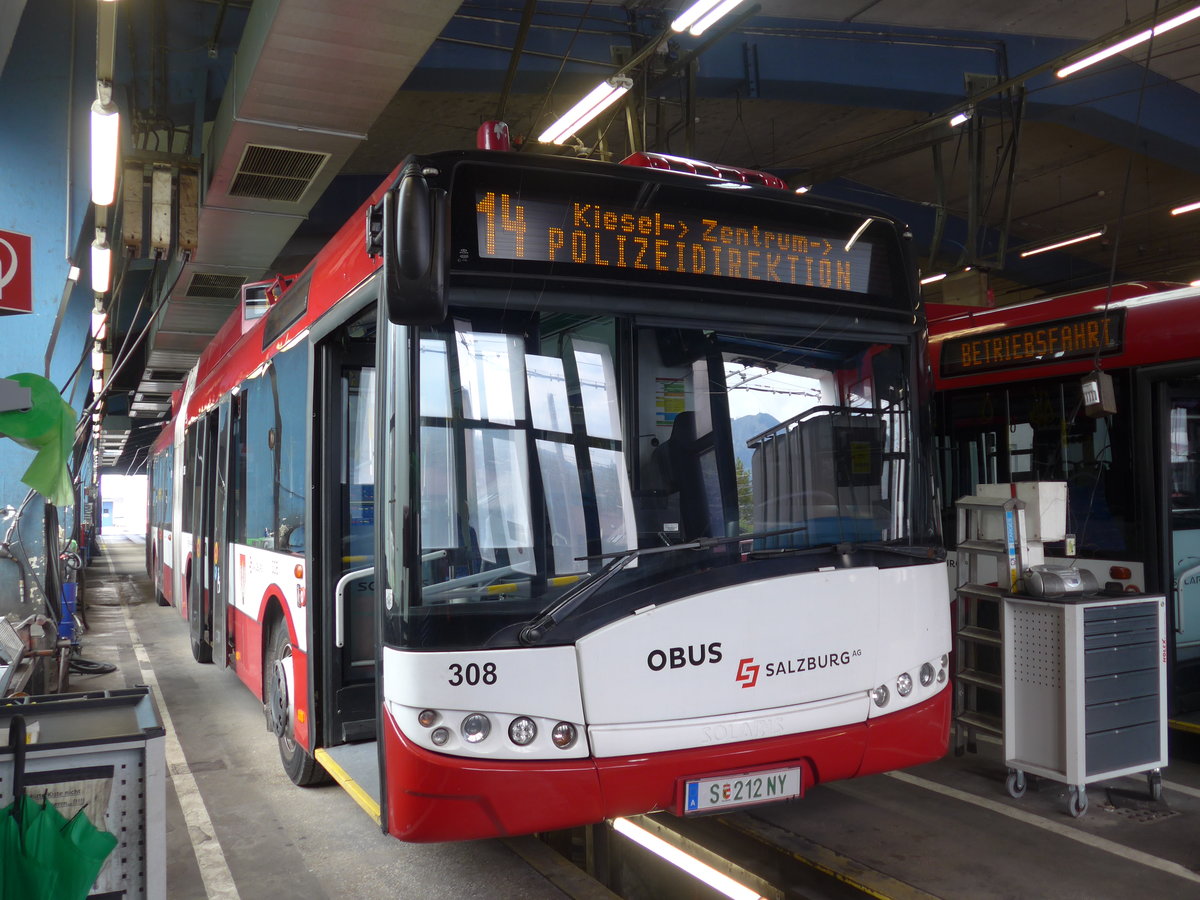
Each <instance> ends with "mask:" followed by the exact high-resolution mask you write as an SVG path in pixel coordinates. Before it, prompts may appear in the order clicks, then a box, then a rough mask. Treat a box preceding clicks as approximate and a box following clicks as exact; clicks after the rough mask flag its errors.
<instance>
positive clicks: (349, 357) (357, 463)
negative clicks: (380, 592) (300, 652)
mask: <svg viewBox="0 0 1200 900" xmlns="http://www.w3.org/2000/svg"><path fill="white" fill-rule="evenodd" d="M360 318H361V317H359V318H356V319H354V320H352V321H351V322H350V323H348V324H347V325H345V326H343V327H342V328H340V329H338V331H336V332H335V333H334V334H333V335H332V336H331V337H330V338H329V339H327V340H326V341H324V342H322V343H321V344H320V345H319V347H318V359H319V365H320V368H319V373H318V378H317V381H316V382H315V384H316V390H317V391H319V395H318V397H317V398H316V399H315V402H314V405H315V407H316V408H317V409H318V410H319V415H320V419H319V422H318V425H317V435H318V448H317V455H316V459H315V461H314V464H315V465H317V466H319V468H318V469H315V470H314V471H317V472H319V473H320V474H319V476H316V480H317V489H318V496H317V512H316V521H317V522H318V523H319V529H320V531H319V533H320V535H321V538H320V540H319V542H318V543H317V544H316V545H314V551H313V553H314V561H316V562H317V563H318V566H319V571H318V573H317V578H316V581H315V582H314V583H315V584H316V585H318V592H319V597H320V598H321V604H322V606H321V609H320V613H319V615H320V620H321V621H322V622H323V623H324V625H323V626H322V627H321V628H320V631H319V636H317V637H316V640H318V641H320V642H321V653H322V657H323V658H324V659H325V660H326V663H325V664H324V665H323V666H322V667H321V669H322V678H323V680H324V690H323V691H322V695H321V696H322V703H323V708H322V713H323V715H322V725H321V743H322V744H323V745H324V746H326V747H332V746H336V745H339V744H345V743H352V742H360V741H373V740H374V739H375V736H376V734H375V727H376V703H375V656H376V646H377V640H376V621H375V574H374V566H375V460H374V456H373V454H374V449H375V399H376V390H375V334H374V320H373V312H372V314H371V323H370V327H364V325H363V324H362V322H361V321H360ZM318 554H319V557H318Z"/></svg>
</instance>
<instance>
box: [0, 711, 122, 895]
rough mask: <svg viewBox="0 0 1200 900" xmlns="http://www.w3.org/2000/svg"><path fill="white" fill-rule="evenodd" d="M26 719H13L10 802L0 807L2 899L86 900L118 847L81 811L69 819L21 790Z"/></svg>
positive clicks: (10, 738) (10, 729) (48, 803)
mask: <svg viewBox="0 0 1200 900" xmlns="http://www.w3.org/2000/svg"><path fill="white" fill-rule="evenodd" d="M24 747H25V719H24V717H23V716H13V718H12V721H11V722H10V724H9V749H10V750H11V751H12V752H13V777H12V784H13V794H14V795H15V797H14V800H13V802H12V803H10V804H9V805H8V806H6V807H4V809H0V900H86V897H87V895H88V893H89V892H90V890H91V887H92V885H93V884H94V883H95V881H96V877H97V876H98V875H99V874H100V869H101V868H102V867H103V866H104V861H105V860H106V859H107V858H108V855H109V854H110V853H112V851H113V848H114V847H116V845H117V838H116V836H115V835H112V834H109V833H108V832H107V831H101V830H100V829H98V828H97V827H96V826H95V825H93V824H92V822H91V820H90V819H89V818H88V817H87V816H86V815H85V814H84V811H83V810H82V809H81V810H79V812H77V813H76V814H75V815H74V816H72V817H71V819H69V820H68V819H67V818H66V817H65V816H63V814H62V813H60V812H59V811H58V809H57V808H55V806H54V804H53V803H50V802H48V801H45V800H44V801H43V802H42V803H40V804H39V803H38V802H37V801H36V800H34V799H33V798H32V797H30V796H29V795H28V794H27V793H25V790H24V780H25V778H24V776H25V772H24V769H25V753H24Z"/></svg>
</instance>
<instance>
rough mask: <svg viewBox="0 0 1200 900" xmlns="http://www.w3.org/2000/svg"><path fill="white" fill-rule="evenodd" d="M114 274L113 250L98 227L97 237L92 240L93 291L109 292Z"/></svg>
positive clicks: (99, 292)
mask: <svg viewBox="0 0 1200 900" xmlns="http://www.w3.org/2000/svg"><path fill="white" fill-rule="evenodd" d="M111 274H112V250H111V249H109V246H108V242H107V241H106V240H105V239H104V237H103V232H102V231H100V229H97V235H96V239H95V240H94V241H92V291H93V292H94V293H97V294H105V293H107V292H108V280H109V276H110V275H111Z"/></svg>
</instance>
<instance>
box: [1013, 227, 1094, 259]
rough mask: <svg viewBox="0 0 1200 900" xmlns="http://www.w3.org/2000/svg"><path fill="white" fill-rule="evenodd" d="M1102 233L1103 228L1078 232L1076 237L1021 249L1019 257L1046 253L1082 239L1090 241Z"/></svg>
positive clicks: (1081, 241)
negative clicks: (1082, 232)
mask: <svg viewBox="0 0 1200 900" xmlns="http://www.w3.org/2000/svg"><path fill="white" fill-rule="evenodd" d="M1102 234H1104V229H1103V228H1101V229H1099V230H1098V231H1089V232H1088V233H1087V234H1080V235H1077V236H1076V237H1072V238H1066V239H1065V240H1061V241H1057V242H1056V243H1053V244H1046V245H1045V246H1044V247H1034V248H1033V249H1032V250H1023V251H1022V252H1021V258H1022V259H1024V258H1025V257H1027V256H1036V255H1037V254H1039V253H1047V252H1049V251H1051V250H1060V249H1062V248H1063V247H1070V246H1071V245H1072V244H1081V243H1083V242H1084V241H1090V240H1092V239H1093V238H1098V237H1100V236H1101V235H1102Z"/></svg>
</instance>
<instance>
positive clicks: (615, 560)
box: [519, 525, 807, 644]
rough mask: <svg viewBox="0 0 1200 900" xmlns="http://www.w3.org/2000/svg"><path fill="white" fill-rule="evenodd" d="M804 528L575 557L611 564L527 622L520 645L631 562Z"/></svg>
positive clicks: (571, 610)
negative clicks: (605, 561) (647, 557)
mask: <svg viewBox="0 0 1200 900" xmlns="http://www.w3.org/2000/svg"><path fill="white" fill-rule="evenodd" d="M806 527H807V526H804V525H801V526H798V527H796V526H793V527H791V528H782V529H777V530H774V531H756V532H752V533H748V534H736V535H731V536H729V537H702V538H696V539H695V540H692V541H686V542H684V543H682V544H668V545H667V546H665V547H633V548H630V549H629V550H617V551H615V552H613V553H598V554H596V555H595V556H580V557H577V559H580V560H596V559H607V560H610V561H609V562H608V563H607V564H606V565H605V566H604V567H603V568H602V569H600V570H599V571H598V572H596V574H595V575H593V576H592V577H591V578H589V579H587V580H586V581H582V582H580V583H579V584H577V585H575V587H573V588H571V590H569V591H567V592H566V593H565V594H563V596H562V597H560V598H559V599H558V600H556V601H555V602H554V603H552V604H550V605H549V606H548V607H546V608H545V609H543V610H542V611H541V612H540V613H538V614H537V615H536V616H534V617H533V618H532V619H530V620H529V623H528V624H527V625H526V626H525V627H524V628H522V629H521V631H520V633H519V638H520V641H521V643H523V644H536V643H537V642H538V641H540V640H542V638H544V637H545V636H546V633H547V632H548V631H550V629H552V628H553V627H554V626H555V625H557V624H559V623H560V622H562V621H563V620H564V619H566V618H568V617H569V616H571V615H572V614H573V613H574V612H575V611H576V610H577V609H579V607H580V606H582V605H583V604H584V603H585V602H586V601H587V599H588V598H589V597H591V596H592V595H593V594H594V593H596V591H598V590H599V589H600V588H601V587H602V586H604V585H605V584H606V583H608V581H609V580H610V579H611V578H612V577H613V576H614V575H616V574H617V573H618V572H620V571H621V570H622V569H624V568H625V567H626V566H627V565H629V564H630V563H631V562H633V560H635V559H639V558H640V557H643V556H654V555H655V554H658V553H672V552H674V551H676V550H708V549H710V548H712V547H718V546H720V545H722V544H736V543H740V542H742V541H752V540H754V539H756V538H765V537H775V536H776V535H780V534H794V533H795V532H797V531H804V530H805V529H806Z"/></svg>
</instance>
